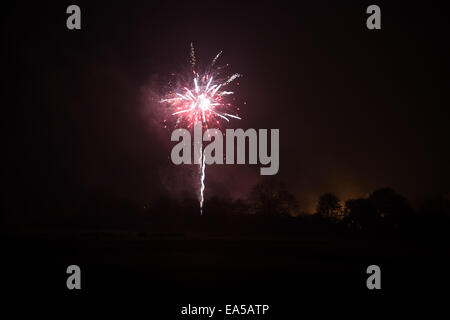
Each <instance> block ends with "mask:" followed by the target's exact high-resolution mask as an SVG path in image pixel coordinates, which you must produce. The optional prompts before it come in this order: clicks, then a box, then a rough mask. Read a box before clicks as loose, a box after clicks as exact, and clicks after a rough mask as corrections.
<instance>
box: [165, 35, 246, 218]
mask: <svg viewBox="0 0 450 320" xmlns="http://www.w3.org/2000/svg"><path fill="white" fill-rule="evenodd" d="M221 54H222V51H220V52H219V53H218V54H217V55H216V56H215V57H214V59H213V60H212V61H211V63H210V64H209V66H208V67H207V68H206V69H205V71H204V72H203V73H199V72H197V71H196V57H195V50H194V45H193V44H192V43H191V45H190V57H189V61H190V64H191V68H192V70H191V71H192V74H193V78H192V81H189V82H188V83H186V84H185V86H182V87H181V88H180V87H177V88H176V89H175V90H173V91H171V92H170V93H169V94H167V95H166V97H164V99H161V101H160V102H162V103H168V104H169V106H170V107H171V108H172V110H173V112H172V116H177V120H176V126H178V125H180V124H181V123H187V127H188V128H189V127H192V126H193V125H194V123H195V122H196V121H199V122H201V124H202V126H204V127H206V128H208V127H209V126H210V125H220V122H219V120H220V119H223V120H225V121H227V122H229V121H230V118H234V119H241V118H240V117H239V116H238V115H235V114H231V113H230V111H228V110H230V109H232V108H233V106H232V105H231V103H230V102H229V101H227V99H226V97H227V96H229V95H232V94H234V92H233V91H225V90H223V88H224V87H226V86H227V85H229V84H230V83H231V82H233V81H234V80H235V79H237V78H239V77H241V75H240V74H239V73H234V74H232V75H231V76H228V77H224V76H222V70H223V69H224V67H223V66H221V67H215V64H216V62H217V60H218V59H219V57H220V55H221ZM227 66H228V65H227ZM238 110H239V109H238ZM199 163H200V195H199V198H200V199H199V203H200V214H202V213H203V203H204V197H203V192H204V190H205V183H204V181H205V156H204V155H203V152H201V153H200V159H199Z"/></svg>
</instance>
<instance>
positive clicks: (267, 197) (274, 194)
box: [249, 178, 298, 215]
mask: <svg viewBox="0 0 450 320" xmlns="http://www.w3.org/2000/svg"><path fill="white" fill-rule="evenodd" d="M249 201H250V203H251V205H252V207H253V211H254V212H255V213H258V214H263V215H289V214H290V215H292V214H294V213H295V212H296V210H297V209H298V202H297V199H296V198H295V197H294V196H293V195H292V194H291V193H289V192H288V191H287V190H286V188H285V186H284V184H283V183H281V182H280V181H279V180H277V179H274V178H268V179H265V180H263V181H262V182H260V183H258V184H257V185H256V186H255V187H254V188H253V189H252V191H251V192H250V195H249Z"/></svg>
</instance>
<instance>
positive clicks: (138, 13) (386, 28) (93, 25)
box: [2, 1, 450, 210]
mask: <svg viewBox="0 0 450 320" xmlns="http://www.w3.org/2000/svg"><path fill="white" fill-rule="evenodd" d="M93 2H94V1H86V2H82V1H77V2H76V4H78V5H79V6H80V7H81V10H82V30H80V31H69V30H67V29H66V17H67V15H66V13H65V11H66V7H67V6H68V5H69V4H72V2H70V3H69V2H67V3H64V2H62V3H58V4H53V3H46V2H42V1H39V2H38V3H34V4H15V5H11V4H10V5H6V6H4V7H3V8H2V21H3V28H2V29H3V34H2V40H3V41H2V43H3V47H4V50H3V51H4V53H5V58H4V59H3V61H4V62H5V67H4V68H3V72H4V74H3V75H4V76H3V81H4V85H3V88H4V89H3V91H4V96H5V100H4V102H3V103H2V107H3V108H2V109H3V112H4V116H3V117H2V118H3V123H4V124H3V128H4V130H5V133H4V139H5V142H4V145H3V151H4V152H3V159H4V160H5V165H4V166H3V168H4V176H5V177H6V184H7V189H8V190H9V191H8V192H7V193H6V196H10V195H14V196H18V195H19V196H20V197H25V198H26V197H34V198H36V197H44V198H46V199H55V198H57V199H65V200H69V201H72V200H76V199H78V198H80V197H83V196H85V195H87V194H89V193H92V192H98V191H102V192H107V193H111V194H114V195H116V196H118V197H121V198H126V199H130V200H133V201H136V202H144V201H147V200H148V199H149V198H151V197H152V196H154V195H155V194H161V193H165V192H168V191H171V192H172V191H173V192H174V193H176V194H189V193H192V181H191V180H192V179H194V177H193V173H192V169H190V168H189V167H183V168H179V167H178V168H176V167H175V166H174V165H173V164H172V163H171V162H170V159H169V156H170V148H171V146H172V145H173V144H171V143H170V131H168V130H165V129H163V127H162V126H161V124H160V122H161V121H162V120H163V119H162V115H161V114H160V112H159V110H160V105H158V104H157V103H155V102H154V101H152V98H153V97H154V96H155V94H156V93H158V92H159V91H160V90H161V85H160V84H161V82H162V80H161V79H164V78H165V77H166V76H167V75H168V74H169V73H171V72H179V71H180V70H182V69H184V68H187V67H188V60H187V58H188V53H189V43H190V42H191V41H193V42H194V44H195V47H196V51H197V58H198V59H199V60H200V61H201V62H203V63H207V62H208V61H209V60H210V59H211V58H212V57H214V55H215V54H216V53H217V52H218V51H220V50H224V53H223V55H222V57H221V61H222V62H224V63H229V64H230V65H231V68H232V70H233V71H235V72H239V73H242V74H243V75H244V77H243V78H242V79H241V80H240V87H239V91H238V92H237V98H238V99H242V100H245V101H246V102H247V104H246V105H245V108H243V109H242V112H241V114H242V116H243V118H244V119H243V120H242V121H239V122H235V123H233V126H234V127H236V128H244V129H245V128H279V129H280V148H281V151H280V171H279V174H278V176H279V178H280V179H282V180H283V181H285V182H286V184H287V186H288V187H289V189H290V190H291V191H292V192H293V193H294V194H295V195H296V196H297V198H298V199H299V201H300V204H301V207H302V208H303V209H304V210H312V207H313V204H314V201H315V200H316V198H317V196H318V195H319V194H321V193H324V192H329V191H331V192H334V193H336V194H337V195H338V196H340V197H342V198H343V199H344V200H345V199H347V198H349V197H359V196H362V195H364V194H367V193H369V192H372V191H374V190H375V189H377V188H380V187H385V186H390V187H393V188H394V189H396V190H397V191H398V192H400V193H403V194H404V195H406V196H407V197H408V198H409V199H410V200H411V201H412V202H413V203H415V204H417V203H419V202H420V201H421V200H422V199H423V198H424V197H427V196H430V195H435V194H441V193H444V192H449V191H450V182H449V181H450V180H449V178H450V169H449V163H450V152H449V145H450V144H449V133H448V131H449V130H448V122H449V114H450V112H449V110H448V107H449V98H448V90H449V81H448V67H449V63H448V57H449V55H448V53H449V52H448V49H447V48H446V45H447V43H448V38H449V37H448V32H447V30H448V27H447V25H446V23H445V21H446V20H447V17H446V15H445V10H444V8H443V7H441V6H440V4H433V5H431V4H424V3H422V4H421V5H420V7H419V6H416V5H414V4H413V2H411V1H404V2H401V3H396V4H392V3H391V4H388V3H384V2H380V1H377V4H378V5H379V6H380V7H381V11H382V30H377V31H369V30H368V29H367V28H366V26H365V21H366V17H367V14H366V13H365V10H366V8H367V6H368V5H370V4H372V2H366V1H361V2H357V1H352V4H345V5H344V4H337V3H335V1H332V2H330V3H327V2H324V1H322V2H320V4H313V3H315V2H313V1H297V2H299V3H297V4H296V5H295V6H293V4H290V5H288V3H282V2H280V1H276V2H273V3H271V2H261V1H257V2H256V1H255V2H252V3H245V4H243V3H242V2H243V1H239V2H232V1H210V2H205V3H201V2H195V1H192V2H189V3H174V2H169V1H164V2H161V3H159V4H155V3H153V1H140V2H134V1H121V2H120V1H119V2H117V3H114V4H113V3H111V1H103V2H98V3H95V4H94V3H93ZM207 170H208V172H207V181H206V182H207V190H206V196H207V197H210V196H212V195H216V194H226V195H230V196H234V197H236V196H240V195H241V196H242V195H245V194H246V193H247V192H248V190H249V189H250V188H251V186H252V185H253V184H255V183H256V182H257V181H258V180H259V179H260V176H259V165H257V166H251V167H249V166H237V165H234V166H221V167H218V166H216V167H214V168H211V167H209V168H208V169H207Z"/></svg>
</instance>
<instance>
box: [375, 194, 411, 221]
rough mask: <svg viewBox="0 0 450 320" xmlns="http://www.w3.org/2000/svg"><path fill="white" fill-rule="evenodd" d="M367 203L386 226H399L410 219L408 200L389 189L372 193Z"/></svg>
mask: <svg viewBox="0 0 450 320" xmlns="http://www.w3.org/2000/svg"><path fill="white" fill-rule="evenodd" d="M369 201H370V202H371V203H372V205H373V206H374V207H375V209H376V211H377V213H378V215H379V216H380V217H381V218H383V221H384V222H385V223H386V224H390V225H393V226H399V225H401V224H404V223H406V222H407V221H408V220H409V219H410V218H411V217H412V214H413V210H412V208H411V206H410V204H409V202H408V200H407V199H406V198H405V197H404V196H402V195H400V194H398V193H396V192H395V191H394V190H393V189H391V188H382V189H378V190H376V191H374V192H373V193H372V194H371V195H370V197H369Z"/></svg>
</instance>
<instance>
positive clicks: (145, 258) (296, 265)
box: [2, 232, 448, 302]
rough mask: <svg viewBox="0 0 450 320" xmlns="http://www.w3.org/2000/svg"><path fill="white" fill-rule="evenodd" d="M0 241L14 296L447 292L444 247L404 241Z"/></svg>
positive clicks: (98, 236)
mask: <svg viewBox="0 0 450 320" xmlns="http://www.w3.org/2000/svg"><path fill="white" fill-rule="evenodd" d="M430 241H431V240H430ZM432 241H435V240H432ZM2 242H3V243H4V244H7V245H6V246H5V248H4V250H3V253H2V268H4V269H5V270H4V271H3V273H2V274H3V276H4V281H3V282H4V284H3V290H5V291H7V292H8V293H9V294H10V295H19V296H24V295H31V296H33V295H39V296H45V295H49V296H59V297H60V296H61V295H68V296H70V295H78V296H88V297H95V296H108V297H121V298H130V297H133V298H145V299H147V298H152V299H172V300H186V299H191V300H192V301H194V299H200V300H205V299H208V300H222V301H223V300H226V299H260V300H259V301H260V302H263V301H273V300H277V299H297V298H301V297H311V296H317V295H332V296H342V295H344V296H345V295H352V296H361V295H362V296H365V295H372V296H373V295H388V296H389V295H393V296H395V295H398V294H408V295H414V294H416V293H417V294H420V295H423V294H424V292H428V294H436V295H440V294H441V293H443V292H444V290H447V289H446V281H445V274H446V270H448V267H447V266H448V264H447V262H446V261H445V260H446V256H447V252H444V251H441V250H444V247H443V246H440V245H438V244H436V243H434V244H432V243H430V242H429V241H426V242H425V241H420V242H419V241H414V240H411V239H407V238H404V239H392V238H390V239H386V238H385V239H383V240H379V239H374V238H372V239H370V238H368V237H365V238H346V239H343V238H342V237H340V238H338V237H333V236H330V237H329V238H328V239H320V238H314V237H311V236H308V237H300V236H295V237H283V236H276V237H256V236H253V237H245V238H244V237H242V238H238V237H236V236H234V237H232V238H230V237H226V236H206V235H202V236H199V235H197V236H196V235H182V234H180V235H177V234H172V235H146V234H134V233H129V232H121V233H120V232H110V233H109V232H103V233H89V232H82V233H80V232H77V233H75V232H72V233H42V232H39V233H36V232H35V233H30V232H28V233H24V234H22V235H20V236H19V235H18V234H15V235H8V234H4V235H3V239H2ZM71 264H76V265H79V266H80V267H81V271H82V290H80V291H78V292H74V291H69V290H67V288H66V278H67V274H66V268H67V266H69V265H71ZM371 264H376V265H379V266H380V267H381V270H382V278H381V283H382V290H380V291H378V292H376V293H375V292H373V291H369V290H368V289H367V287H366V279H367V277H368V275H367V274H366V268H367V266H369V265H371Z"/></svg>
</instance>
